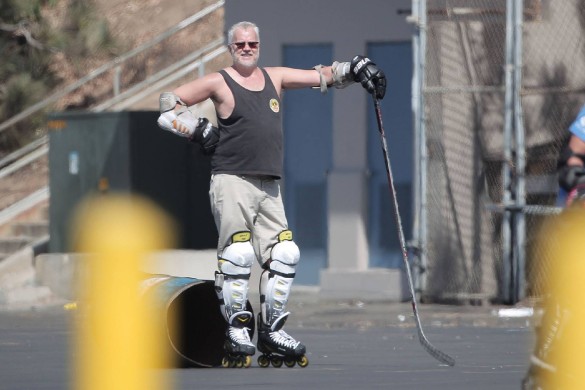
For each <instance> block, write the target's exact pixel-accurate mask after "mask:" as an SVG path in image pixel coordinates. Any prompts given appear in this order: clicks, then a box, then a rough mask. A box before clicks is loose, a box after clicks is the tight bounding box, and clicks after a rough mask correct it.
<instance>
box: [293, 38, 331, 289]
mask: <svg viewBox="0 0 585 390" xmlns="http://www.w3.org/2000/svg"><path fill="white" fill-rule="evenodd" d="M283 53H284V58H283V64H284V66H288V67H293V68H301V69H310V68H312V67H313V66H315V65H316V64H331V62H332V61H333V60H332V47H331V45H329V44H322V45H321V44H319V45H286V46H284V48H283ZM331 95H332V91H330V92H329V93H328V94H326V95H322V94H321V93H320V91H319V90H318V89H314V90H311V89H300V90H289V91H285V92H284V97H283V106H284V111H283V118H284V133H285V138H284V139H285V159H284V170H285V172H284V175H285V176H284V177H285V180H284V203H285V208H286V212H287V218H288V222H289V226H290V228H291V230H292V231H293V237H294V240H295V241H296V243H297V244H298V246H299V248H300V249H301V261H300V263H299V266H298V268H297V278H296V281H295V283H298V284H303V285H316V284H318V283H319V272H320V270H321V268H325V267H326V266H327V172H328V170H329V169H330V167H331V159H332V151H331V145H332V139H331V137H332V135H331V131H332V130H331V129H332V99H331Z"/></svg>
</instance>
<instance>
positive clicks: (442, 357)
mask: <svg viewBox="0 0 585 390" xmlns="http://www.w3.org/2000/svg"><path fill="white" fill-rule="evenodd" d="M418 336H419V340H420V343H421V345H422V347H423V348H424V349H425V351H427V352H428V353H429V355H431V356H432V357H434V358H435V359H437V360H438V361H440V362H441V363H444V364H446V365H448V366H450V367H453V366H454V365H455V359H453V358H452V357H451V356H449V355H447V354H446V353H445V352H443V351H441V350H439V349H437V348H436V347H435V346H433V345H432V344H431V343H430V342H429V340H428V339H427V338H426V337H425V335H424V334H422V333H421V332H419V333H418Z"/></svg>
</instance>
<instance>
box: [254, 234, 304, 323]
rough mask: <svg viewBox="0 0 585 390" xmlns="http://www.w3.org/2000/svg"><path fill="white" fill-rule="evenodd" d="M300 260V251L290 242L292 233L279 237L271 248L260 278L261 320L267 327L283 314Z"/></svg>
mask: <svg viewBox="0 0 585 390" xmlns="http://www.w3.org/2000/svg"><path fill="white" fill-rule="evenodd" d="M299 259H300V251H299V247H298V246H297V244H295V243H294V241H293V240H292V232H291V231H290V230H286V231H284V232H282V233H281V234H280V235H279V242H278V243H277V244H275V245H274V247H272V251H271V255H270V260H269V261H268V262H267V264H265V265H264V268H266V270H265V271H264V272H263V273H262V276H261V278H260V303H261V308H262V320H263V321H264V323H265V324H267V325H272V323H273V322H274V321H275V320H276V319H277V318H279V317H280V316H282V315H283V314H285V311H286V304H287V302H288V297H289V295H290V289H291V286H292V282H293V280H294V277H295V273H296V266H297V264H298V262H299Z"/></svg>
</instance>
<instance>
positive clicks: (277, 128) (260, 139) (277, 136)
mask: <svg viewBox="0 0 585 390" xmlns="http://www.w3.org/2000/svg"><path fill="white" fill-rule="evenodd" d="M261 70H262V73H263V74H264V80H265V82H264V89H262V90H261V91H250V90H248V89H246V88H244V87H242V86H241V85H240V84H238V83H237V82H236V81H235V80H234V79H232V78H231V77H230V75H228V73H227V72H226V71H225V70H221V71H219V73H220V74H221V75H222V76H223V78H224V79H225V82H226V83H227V85H228V87H229V88H230V90H231V91H232V94H233V95H234V103H235V104H234V111H233V112H232V114H231V115H230V116H229V117H228V118H226V119H222V118H218V125H219V144H218V145H217V148H216V149H215V153H214V154H213V157H212V159H211V172H212V173H214V174H216V173H230V174H238V175H261V176H272V177H274V178H277V179H280V177H281V176H282V165H283V134H282V114H281V110H280V108H281V107H280V98H279V97H278V94H277V93H276V89H275V88H274V84H273V83H272V80H271V79H270V77H269V76H268V73H267V72H266V71H265V70H264V69H261Z"/></svg>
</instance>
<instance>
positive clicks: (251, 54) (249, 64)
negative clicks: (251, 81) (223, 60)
mask: <svg viewBox="0 0 585 390" xmlns="http://www.w3.org/2000/svg"><path fill="white" fill-rule="evenodd" d="M230 52H231V53H232V59H233V61H234V64H236V65H239V66H243V67H245V68H254V67H256V64H257V63H258V58H259V57H260V43H259V42H258V37H257V36H256V32H255V31H254V29H251V28H250V29H237V30H236V31H234V36H233V41H232V43H231V44H230Z"/></svg>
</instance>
